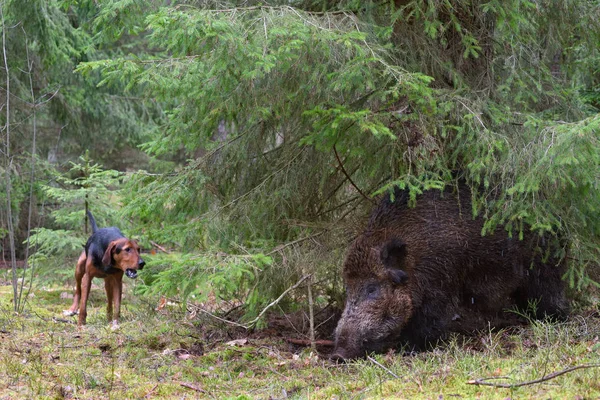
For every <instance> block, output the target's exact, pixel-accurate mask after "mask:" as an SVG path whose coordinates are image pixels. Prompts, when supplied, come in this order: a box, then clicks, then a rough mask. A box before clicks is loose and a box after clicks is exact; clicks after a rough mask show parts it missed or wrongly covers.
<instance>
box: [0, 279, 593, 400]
mask: <svg viewBox="0 0 600 400" xmlns="http://www.w3.org/2000/svg"><path fill="white" fill-rule="evenodd" d="M97 283H98V284H100V283H101V282H97ZM129 283H130V281H127V282H126V293H125V297H124V301H123V315H122V319H121V326H120V329H119V330H117V331H112V330H111V329H110V326H109V324H108V323H107V322H106V320H105V302H104V293H103V290H102V288H101V287H98V288H94V289H93V292H92V297H91V300H90V303H89V306H88V309H89V311H88V312H89V314H88V325H87V326H86V327H85V328H84V329H82V330H79V329H78V328H77V326H76V325H75V324H74V323H66V322H64V321H63V322H61V319H63V318H64V317H62V315H61V312H62V310H63V309H66V308H67V307H68V306H69V305H70V301H71V300H70V299H61V297H60V294H61V293H63V292H68V293H70V292H71V290H70V288H67V287H55V288H39V289H36V290H34V291H33V295H32V296H30V297H29V298H28V303H27V307H26V310H25V312H24V313H23V314H22V315H15V314H14V313H13V312H12V288H11V287H9V286H2V287H0V302H1V303H0V304H1V309H0V331H1V332H0V366H2V367H1V368H0V399H30V398H35V399H57V398H76V399H99V398H110V399H150V398H156V399H159V398H161V399H162V398H164V399H182V398H188V399H192V398H216V399H256V398H259V399H268V398H285V397H287V398H295V399H309V398H310V399H336V398H340V399H342V398H343V399H346V398H357V399H362V398H375V399H379V398H381V399H384V398H385V399H392V398H394V399H395V398H397V399H439V398H444V399H451V398H456V399H476V398H480V399H506V398H513V399H515V398H518V399H530V398H531V399H538V398H543V399H549V398H553V399H565V398H569V399H576V398H585V399H595V398H600V368H589V369H580V370H577V371H573V372H570V373H568V374H565V375H562V376H559V377H556V378H554V379H551V380H549V381H547V382H544V383H540V384H535V385H528V386H523V387H520V388H514V389H505V388H494V387H486V386H475V385H470V384H469V383H468V382H469V381H470V380H473V379H478V378H489V377H506V378H505V379H499V380H493V381H491V382H504V383H517V382H522V381H529V380H532V379H536V378H539V377H541V376H543V375H545V374H549V373H551V372H554V371H559V370H562V369H564V368H566V367H569V366H574V365H580V364H587V363H598V362H600V340H599V336H600V317H598V312H597V310H596V312H595V314H593V313H591V312H587V313H586V314H587V315H588V316H587V317H584V316H583V315H582V314H580V315H575V316H573V317H571V318H570V320H569V321H567V322H565V323H561V324H550V323H534V324H533V325H532V326H529V327H527V328H514V329H511V330H506V331H501V332H491V333H482V334H481V335H479V336H477V337H471V338H466V339H465V338H462V337H461V338H459V337H457V338H454V339H453V340H451V341H450V342H449V343H447V344H445V345H444V346H441V347H439V348H438V349H436V350H434V351H430V352H424V353H419V354H416V355H410V356H406V355H405V356H402V355H399V354H385V355H379V356H376V357H374V359H375V360H376V361H377V362H378V363H380V364H381V366H379V365H377V364H376V363H374V362H373V361H370V360H362V361H358V362H353V363H348V364H344V365H337V364H333V363H331V362H329V361H328V360H326V359H324V358H321V357H319V356H318V355H316V354H313V353H312V352H311V351H310V350H308V349H298V348H292V347H290V345H288V344H286V343H285V341H283V340H282V339H281V338H277V337H268V336H266V337H265V335H250V336H248V341H247V343H245V344H243V345H242V346H231V345H229V344H227V342H228V341H229V340H230V339H231V337H228V336H227V334H226V332H225V330H224V329H218V328H216V327H214V326H212V325H211V324H212V323H211V321H208V320H204V321H200V320H190V319H188V318H187V316H186V315H185V314H184V313H183V312H182V311H181V309H179V308H178V307H173V308H165V309H163V310H161V311H160V312H159V311H156V310H155V306H156V304H154V302H153V301H150V299H147V298H141V297H136V296H133V295H132V294H131V292H130V289H131V287H130V285H128V284H129ZM54 318H58V319H54ZM69 321H70V322H75V317H70V318H69ZM242 333H243V332H240V331H237V332H233V334H234V337H236V338H237V337H243V334H242ZM256 337H262V338H261V339H258V338H256ZM394 375H395V376H394Z"/></svg>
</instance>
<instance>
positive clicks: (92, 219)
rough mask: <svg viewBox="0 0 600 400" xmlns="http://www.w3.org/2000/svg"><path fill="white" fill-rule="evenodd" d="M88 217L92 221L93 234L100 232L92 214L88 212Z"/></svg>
mask: <svg viewBox="0 0 600 400" xmlns="http://www.w3.org/2000/svg"><path fill="white" fill-rule="evenodd" d="M87 216H88V218H89V219H90V225H91V226H92V233H96V231H97V230H98V225H96V220H95V219H94V216H93V215H92V213H91V212H89V211H87Z"/></svg>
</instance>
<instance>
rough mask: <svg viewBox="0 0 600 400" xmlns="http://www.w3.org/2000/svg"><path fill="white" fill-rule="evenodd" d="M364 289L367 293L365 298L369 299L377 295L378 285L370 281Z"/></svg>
mask: <svg viewBox="0 0 600 400" xmlns="http://www.w3.org/2000/svg"><path fill="white" fill-rule="evenodd" d="M365 291H366V293H367V298H369V299H376V298H377V297H379V285H377V284H374V283H372V284H370V285H368V286H367V288H366V290H365Z"/></svg>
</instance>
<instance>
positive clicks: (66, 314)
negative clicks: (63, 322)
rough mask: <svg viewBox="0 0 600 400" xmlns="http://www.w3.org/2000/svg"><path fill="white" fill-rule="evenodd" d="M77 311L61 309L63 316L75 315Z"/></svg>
mask: <svg viewBox="0 0 600 400" xmlns="http://www.w3.org/2000/svg"><path fill="white" fill-rule="evenodd" d="M77 314H78V311H72V310H65V311H63V315H64V316H65V317H72V316H73V315H77Z"/></svg>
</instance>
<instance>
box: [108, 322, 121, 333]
mask: <svg viewBox="0 0 600 400" xmlns="http://www.w3.org/2000/svg"><path fill="white" fill-rule="evenodd" d="M110 329H111V330H113V331H116V330H117V329H119V323H118V322H117V320H114V321H113V322H112V323H111V324H110Z"/></svg>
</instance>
